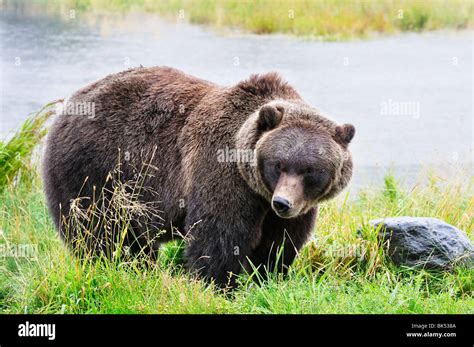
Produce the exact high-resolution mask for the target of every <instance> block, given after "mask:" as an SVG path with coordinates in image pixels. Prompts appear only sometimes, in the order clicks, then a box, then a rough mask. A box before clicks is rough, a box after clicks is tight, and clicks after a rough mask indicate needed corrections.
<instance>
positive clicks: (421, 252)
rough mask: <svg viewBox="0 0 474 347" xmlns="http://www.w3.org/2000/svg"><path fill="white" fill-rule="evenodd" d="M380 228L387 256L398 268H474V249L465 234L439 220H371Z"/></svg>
mask: <svg viewBox="0 0 474 347" xmlns="http://www.w3.org/2000/svg"><path fill="white" fill-rule="evenodd" d="M370 224H371V225H373V226H374V227H375V228H377V227H379V226H380V225H381V224H382V226H381V228H380V231H379V234H378V236H379V239H380V240H382V241H384V242H387V246H388V255H389V257H390V258H391V260H392V261H393V262H394V263H395V264H397V265H406V266H411V267H424V268H429V269H450V268H452V266H453V265H457V264H463V265H467V266H469V267H470V266H473V265H474V246H473V245H472V243H471V241H470V240H469V238H468V237H467V235H466V233H465V232H463V231H461V230H459V229H457V228H455V227H454V226H452V225H450V224H448V223H446V222H443V221H442V220H439V219H436V218H423V217H396V218H383V219H376V220H371V221H370Z"/></svg>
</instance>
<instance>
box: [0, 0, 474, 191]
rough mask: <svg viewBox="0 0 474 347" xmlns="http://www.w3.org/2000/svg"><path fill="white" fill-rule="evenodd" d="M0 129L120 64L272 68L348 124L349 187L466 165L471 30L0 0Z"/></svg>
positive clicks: (216, 71)
mask: <svg viewBox="0 0 474 347" xmlns="http://www.w3.org/2000/svg"><path fill="white" fill-rule="evenodd" d="M0 38H1V46H0V49H1V54H0V81H1V82H0V83H1V84H0V136H1V137H5V136H8V134H9V133H10V132H11V131H12V130H15V129H17V128H18V127H19V125H20V124H21V122H22V121H23V120H24V119H25V118H26V117H27V116H28V114H30V113H31V112H34V111H36V110H38V109H39V108H40V107H41V106H42V105H44V104H45V103H47V102H48V101H51V100H55V99H58V98H63V97H66V96H68V95H69V94H70V93H72V92H73V91H75V90H76V89H78V88H80V87H82V86H84V85H86V84H88V83H90V82H92V81H94V80H96V79H99V78H102V77H104V76H105V75H107V74H109V73H113V72H118V71H121V70H124V69H127V68H129V67H135V66H139V65H143V66H155V65H168V66H172V67H175V68H178V69H181V70H183V71H185V72H186V73H189V74H192V75H196V76H198V77H201V78H204V79H208V80H211V81H213V82H216V83H219V84H223V85H232V84H234V83H236V82H238V81H240V80H242V79H245V78H247V77H248V76H249V75H250V74H252V73H259V72H266V71H271V70H274V71H279V72H280V73H281V74H282V75H283V76H284V77H285V78H286V79H287V80H288V81H289V82H290V84H292V85H293V86H294V87H295V88H296V89H297V90H298V91H299V93H300V94H301V95H302V96H303V98H304V99H305V100H306V101H307V102H309V103H310V104H312V105H313V106H315V107H317V108H319V109H321V110H322V111H324V112H325V113H326V114H328V115H329V116H330V117H331V118H333V119H335V120H337V121H340V122H350V123H352V124H354V125H355V126H356V128H357V134H356V137H355V138H354V141H353V144H352V151H353V155H354V160H355V165H356V172H355V175H354V182H353V186H354V187H357V186H360V185H365V184H367V183H369V182H371V183H373V182H379V181H380V180H381V179H382V177H383V175H384V174H385V173H386V172H387V171H391V172H393V173H395V174H396V175H397V177H399V178H401V179H402V180H404V181H406V182H413V181H415V180H416V178H417V177H418V176H419V174H420V172H424V171H426V170H429V169H431V168H433V169H435V171H436V172H437V173H438V174H440V175H445V177H446V178H449V177H450V175H452V174H453V172H457V171H458V169H459V168H460V167H462V168H463V170H467V172H468V174H469V175H471V174H472V173H473V162H474V159H473V157H474V151H473V148H474V142H473V132H474V129H473V32H472V31H460V32H448V31H447V32H434V33H424V34H404V35H398V36H391V37H379V38H375V39H372V40H367V41H352V42H337V43H336V42H318V41H314V40H306V39H299V38H294V37H288V36H281V35H264V36H257V35H248V34H243V33H240V32H236V31H227V32H216V31H214V30H211V29H207V28H203V27H199V26H193V25H189V24H187V23H185V22H184V21H180V20H179V19H178V18H177V19H176V20H163V19H160V18H158V17H156V16H153V15H150V14H133V15H127V16H120V17H104V16H88V15H83V14H80V13H72V12H66V13H64V11H63V13H62V14H59V13H55V12H51V11H48V12H45V11H42V10H40V9H39V8H37V7H31V6H28V5H13V6H12V5H11V4H10V5H8V6H6V5H3V8H2V13H1V14H0Z"/></svg>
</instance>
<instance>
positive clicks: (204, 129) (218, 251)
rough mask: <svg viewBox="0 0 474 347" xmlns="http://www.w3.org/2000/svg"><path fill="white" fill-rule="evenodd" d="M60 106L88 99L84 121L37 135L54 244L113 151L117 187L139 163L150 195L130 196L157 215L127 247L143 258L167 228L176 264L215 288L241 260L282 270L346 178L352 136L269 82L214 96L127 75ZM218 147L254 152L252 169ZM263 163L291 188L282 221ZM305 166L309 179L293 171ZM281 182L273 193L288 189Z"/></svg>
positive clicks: (212, 90)
mask: <svg viewBox="0 0 474 347" xmlns="http://www.w3.org/2000/svg"><path fill="white" fill-rule="evenodd" d="M68 102H69V103H71V102H72V103H74V102H94V103H95V113H96V116H95V117H94V118H88V117H85V116H83V115H75V114H73V115H69V114H68V115H65V114H63V115H59V116H58V118H57V119H56V121H55V123H54V124H53V126H52V129H51V131H50V134H49V136H48V141H47V147H46V152H45V157H44V182H45V191H46V196H47V199H48V204H49V208H50V211H51V214H52V216H53V219H54V221H55V223H56V225H57V226H58V228H59V229H60V230H61V234H62V236H63V237H64V238H65V239H66V240H71V239H74V238H76V237H78V236H79V235H76V234H75V233H76V231H75V230H74V229H73V230H68V231H67V232H66V229H65V228H64V227H62V223H61V221H62V219H63V217H67V216H68V214H69V210H70V203H71V199H74V198H76V197H78V196H82V197H89V198H91V200H85V206H86V207H87V206H88V205H87V204H88V202H87V201H89V204H90V201H92V197H93V195H94V189H97V187H103V186H104V185H105V186H106V185H107V183H106V180H105V178H106V177H107V175H108V173H109V172H111V171H113V170H114V167H115V166H116V164H117V156H118V154H119V153H120V155H121V156H122V157H123V153H125V152H127V153H129V156H130V158H129V160H128V161H126V160H123V158H121V159H122V160H121V162H122V166H121V171H122V174H121V177H120V179H121V180H127V179H130V178H133V177H134V174H135V173H136V172H135V171H134V167H139V166H140V165H142V164H143V163H144V162H145V163H147V164H150V167H151V168H153V175H152V176H149V177H146V179H145V182H144V185H145V186H146V187H150V188H152V189H153V191H154V193H153V194H151V193H148V192H146V191H145V192H143V193H142V194H141V196H140V198H141V199H142V200H143V201H144V202H153V203H157V206H156V209H157V210H159V211H160V215H161V217H162V218H163V220H161V219H157V218H155V219H152V220H151V221H149V223H148V224H149V225H147V226H146V228H144V226H143V224H141V223H137V225H135V228H134V230H133V235H134V239H133V240H127V242H129V243H130V244H133V245H135V244H136V245H138V246H139V247H135V248H133V247H132V248H133V249H134V250H137V249H139V248H143V247H144V246H145V245H147V246H148V247H149V248H150V250H149V252H151V253H154V252H155V251H156V250H157V248H158V246H159V243H161V242H165V241H167V240H170V239H171V238H173V237H174V233H173V230H179V231H180V233H181V234H186V235H187V237H186V240H187V246H186V251H185V257H186V264H187V267H188V268H189V269H191V270H193V271H195V272H197V273H198V274H199V275H201V276H202V277H205V278H208V279H213V280H215V281H216V282H217V283H218V284H219V285H225V284H229V285H231V286H232V285H234V281H235V276H230V274H231V273H233V274H238V273H239V272H240V271H241V269H242V266H243V267H244V268H245V269H247V270H249V269H250V264H249V261H251V262H252V263H253V264H254V265H255V266H258V267H259V268H260V269H261V270H263V269H265V268H268V267H271V268H272V269H273V267H277V268H278V269H279V270H280V271H285V270H286V268H287V266H288V265H289V264H291V262H292V261H293V259H294V257H295V256H296V254H297V252H298V250H299V249H300V248H301V247H302V246H303V245H304V243H305V242H306V240H307V239H308V237H309V236H310V234H311V232H312V230H313V227H314V223H315V218H316V214H317V206H318V204H319V202H320V201H322V200H324V199H328V198H330V197H332V196H334V195H335V194H337V193H338V192H339V191H340V190H341V189H342V188H344V187H345V186H346V185H347V183H348V181H349V179H350V176H351V174H352V162H351V159H350V154H349V152H348V150H347V144H348V143H349V142H350V140H351V139H352V136H353V135H354V134H353V127H352V126H349V125H343V126H338V125H337V124H336V123H334V122H332V121H330V120H329V119H327V118H325V117H323V116H322V115H320V114H319V112H318V111H317V110H315V109H313V108H311V107H310V106H308V105H307V104H305V103H304V101H303V100H302V99H301V98H300V96H299V95H298V93H297V92H296V91H295V90H294V89H293V88H292V87H291V86H289V85H288V84H287V83H286V82H284V81H283V80H282V79H281V78H280V77H279V76H278V75H277V74H276V73H269V74H264V75H253V76H251V77H250V78H249V79H248V80H246V81H243V82H240V83H239V84H237V85H235V86H233V87H221V86H217V85H215V84H212V83H210V82H207V81H203V80H200V79H197V78H194V77H191V76H188V75H185V74H184V73H182V72H180V71H177V70H174V69H171V68H164V67H156V68H138V69H132V70H128V71H125V72H122V73H119V74H114V75H110V76H108V77H106V78H104V79H102V80H100V81H98V82H95V83H93V84H91V85H90V86H88V87H86V88H83V89H81V90H79V91H78V92H76V93H75V94H74V95H73V96H72V98H71V99H70V100H68ZM155 148H156V152H155V155H154V156H152V153H153V152H154V149H155ZM225 148H229V149H238V150H250V151H252V152H254V153H256V157H257V165H252V164H251V163H250V162H237V163H236V162H219V161H218V160H217V154H216V152H217V151H218V150H222V149H225ZM119 149H120V152H119ZM273 160H278V161H281V162H282V163H283V164H282V165H283V166H282V170H286V171H284V172H286V176H288V175H290V176H291V177H293V179H290V180H288V182H301V186H299V187H296V188H297V189H296V191H299V192H300V193H301V194H299V197H298V206H299V207H298V210H296V209H295V210H292V213H293V214H292V215H291V218H290V219H288V218H286V217H285V216H284V217H283V218H281V217H279V216H278V214H277V213H276V212H274V211H273V210H272V199H273V198H274V197H273V193H274V189H275V186H276V184H278V177H276V178H275V180H276V182H273V181H272V180H273V178H272V177H273V176H272V174H271V173H269V174H266V172H267V171H268V168H267V166H268V165H267V164H268V163H270V162H271V161H273ZM308 165H309V166H310V167H311V168H313V167H314V168H315V170H316V171H314V172H313V170H310V171H311V173H310V174H308V172H306V171H305V172H303V171H301V170H300V168H303V167H304V169H308V168H306V166H308ZM265 170H266V171H265ZM282 172H283V171H282ZM310 175H313V176H311V177H310ZM318 175H319V176H318ZM283 176H285V175H282V177H283ZM318 182H324V187H319V186H318V185H319V184H322V183H318ZM284 185H285V182H283V183H280V186H279V188H282V189H283V190H284V191H290V189H285V187H284ZM94 187H96V188H94ZM287 188H288V187H287ZM157 200H158V202H157ZM183 202H184V203H183ZM161 229H164V230H165V231H166V232H165V234H163V235H161V236H160V238H159V240H158V242H156V243H154V244H152V246H150V244H149V242H147V241H149V238H150V235H151V236H153V235H154V234H156V233H158V230H161ZM145 230H146V232H145ZM150 230H151V232H150ZM101 235H103V234H101ZM101 235H99V236H98V237H99V238H100V237H101ZM144 235H145V236H144ZM137 240H138V241H137ZM68 242H69V243H70V244H71V242H70V241H68ZM72 244H73V243H72ZM283 245H284V247H285V248H284V257H283V259H280V261H279V262H277V261H276V260H277V259H276V250H277V249H278V248H279V247H281V246H283ZM73 246H74V244H73ZM92 249H93V251H94V252H96V251H101V250H102V249H101V247H100V246H97V245H92Z"/></svg>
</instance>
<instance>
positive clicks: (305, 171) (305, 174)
mask: <svg viewBox="0 0 474 347" xmlns="http://www.w3.org/2000/svg"><path fill="white" fill-rule="evenodd" d="M313 173H314V169H313V168H312V167H308V168H306V169H304V170H303V172H302V174H303V175H304V176H309V175H312V174H313Z"/></svg>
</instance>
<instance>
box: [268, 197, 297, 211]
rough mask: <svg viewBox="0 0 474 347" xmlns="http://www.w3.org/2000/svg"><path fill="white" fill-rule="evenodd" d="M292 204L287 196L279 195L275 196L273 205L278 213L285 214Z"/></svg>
mask: <svg viewBox="0 0 474 347" xmlns="http://www.w3.org/2000/svg"><path fill="white" fill-rule="evenodd" d="M291 205H292V204H291V203H290V202H289V201H288V200H287V199H285V198H283V197H281V196H277V197H274V198H273V201H272V207H273V209H274V210H275V212H277V213H278V214H285V213H287V212H288V211H289V210H290V209H291V207H292V206H291Z"/></svg>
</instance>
